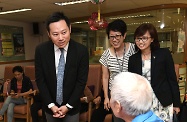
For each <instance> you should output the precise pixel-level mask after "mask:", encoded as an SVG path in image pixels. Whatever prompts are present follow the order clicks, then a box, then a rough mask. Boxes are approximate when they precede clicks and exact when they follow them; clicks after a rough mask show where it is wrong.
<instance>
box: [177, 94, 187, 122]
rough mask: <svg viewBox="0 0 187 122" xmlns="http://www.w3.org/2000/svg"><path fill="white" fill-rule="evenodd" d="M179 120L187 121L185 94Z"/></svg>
mask: <svg viewBox="0 0 187 122" xmlns="http://www.w3.org/2000/svg"><path fill="white" fill-rule="evenodd" d="M178 120H179V122H187V102H186V96H184V100H183V102H182V104H181V107H180V112H179V115H178Z"/></svg>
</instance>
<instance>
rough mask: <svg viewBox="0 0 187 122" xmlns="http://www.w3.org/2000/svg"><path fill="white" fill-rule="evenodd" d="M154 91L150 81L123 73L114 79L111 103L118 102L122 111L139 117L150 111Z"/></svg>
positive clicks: (133, 74) (132, 74) (136, 75)
mask: <svg viewBox="0 0 187 122" xmlns="http://www.w3.org/2000/svg"><path fill="white" fill-rule="evenodd" d="M152 96H153V90H152V87H151V85H150V83H149V81H148V80H147V79H146V78H144V77H143V76H140V75H138V74H135V73H130V72H122V73H120V74H118V75H116V76H115V77H114V81H113V83H112V89H111V103H113V102H115V101H117V102H119V103H120V104H121V106H122V111H123V112H125V113H126V114H128V115H132V116H137V115H139V114H144V113H146V112H147V111H149V110H150V108H151V105H152Z"/></svg>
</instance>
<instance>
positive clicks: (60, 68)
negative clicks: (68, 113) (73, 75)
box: [56, 49, 65, 105]
mask: <svg viewBox="0 0 187 122" xmlns="http://www.w3.org/2000/svg"><path fill="white" fill-rule="evenodd" d="M60 51H61V55H60V59H59V63H58V73H57V95H56V102H57V103H58V104H59V105H60V104H62V101H63V79H64V68H65V60H64V49H60Z"/></svg>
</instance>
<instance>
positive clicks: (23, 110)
mask: <svg viewBox="0 0 187 122" xmlns="http://www.w3.org/2000/svg"><path fill="white" fill-rule="evenodd" d="M14 113H16V114H26V113H27V104H23V105H16V106H15V107H14Z"/></svg>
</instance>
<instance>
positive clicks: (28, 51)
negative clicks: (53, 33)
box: [0, 19, 48, 78]
mask: <svg viewBox="0 0 187 122" xmlns="http://www.w3.org/2000/svg"><path fill="white" fill-rule="evenodd" d="M0 24H1V25H10V26H18V27H23V33H24V45H25V59H26V60H32V59H34V53H35V47H36V46H37V45H38V44H40V43H42V42H43V41H46V40H48V37H47V34H46V31H45V24H44V23H39V29H40V34H38V35H34V34H33V28H32V27H33V25H32V23H26V22H16V21H8V20H1V19H0ZM6 65H22V66H25V65H33V62H29V63H28V62H26V63H16V64H0V78H3V77H4V67H5V66H6Z"/></svg>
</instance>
